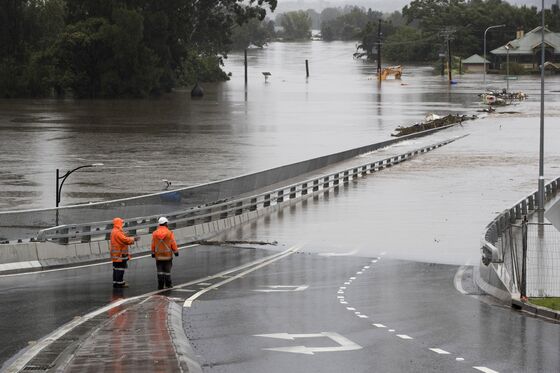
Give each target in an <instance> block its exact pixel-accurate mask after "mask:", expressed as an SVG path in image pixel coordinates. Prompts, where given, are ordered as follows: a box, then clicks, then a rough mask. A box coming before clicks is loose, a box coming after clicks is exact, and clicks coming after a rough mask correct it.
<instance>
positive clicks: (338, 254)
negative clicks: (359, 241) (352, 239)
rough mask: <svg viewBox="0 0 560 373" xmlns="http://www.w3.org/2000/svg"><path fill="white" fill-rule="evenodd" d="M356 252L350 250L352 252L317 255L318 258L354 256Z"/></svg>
mask: <svg viewBox="0 0 560 373" xmlns="http://www.w3.org/2000/svg"><path fill="white" fill-rule="evenodd" d="M357 252H358V250H352V251H348V252H346V253H320V254H318V255H319V256H328V257H330V256H350V255H354V254H356V253H357Z"/></svg>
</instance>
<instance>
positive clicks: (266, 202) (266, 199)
mask: <svg viewBox="0 0 560 373" xmlns="http://www.w3.org/2000/svg"><path fill="white" fill-rule="evenodd" d="M268 206H270V194H265V195H264V202H263V207H268Z"/></svg>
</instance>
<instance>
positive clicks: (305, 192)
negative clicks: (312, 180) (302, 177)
mask: <svg viewBox="0 0 560 373" xmlns="http://www.w3.org/2000/svg"><path fill="white" fill-rule="evenodd" d="M306 194H307V183H303V184H301V195H302V196H304V195H306Z"/></svg>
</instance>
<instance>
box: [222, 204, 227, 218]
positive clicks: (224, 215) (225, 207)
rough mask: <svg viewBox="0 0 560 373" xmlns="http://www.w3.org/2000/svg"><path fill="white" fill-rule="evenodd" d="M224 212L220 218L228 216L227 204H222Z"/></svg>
mask: <svg viewBox="0 0 560 373" xmlns="http://www.w3.org/2000/svg"><path fill="white" fill-rule="evenodd" d="M221 210H222V213H221V214H220V219H226V218H227V217H228V212H227V210H228V206H227V205H223V206H222V209H221Z"/></svg>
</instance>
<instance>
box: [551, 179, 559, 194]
mask: <svg viewBox="0 0 560 373" xmlns="http://www.w3.org/2000/svg"><path fill="white" fill-rule="evenodd" d="M551 185H552V194H554V195H556V193H557V192H558V182H557V181H556V180H553V181H552V183H551Z"/></svg>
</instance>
